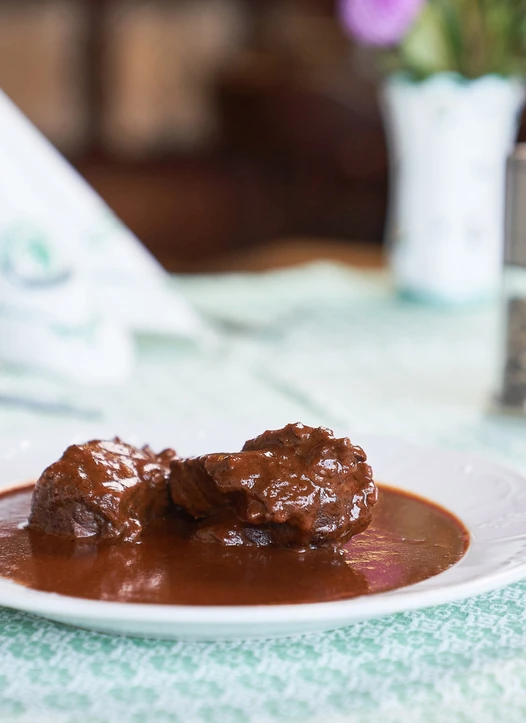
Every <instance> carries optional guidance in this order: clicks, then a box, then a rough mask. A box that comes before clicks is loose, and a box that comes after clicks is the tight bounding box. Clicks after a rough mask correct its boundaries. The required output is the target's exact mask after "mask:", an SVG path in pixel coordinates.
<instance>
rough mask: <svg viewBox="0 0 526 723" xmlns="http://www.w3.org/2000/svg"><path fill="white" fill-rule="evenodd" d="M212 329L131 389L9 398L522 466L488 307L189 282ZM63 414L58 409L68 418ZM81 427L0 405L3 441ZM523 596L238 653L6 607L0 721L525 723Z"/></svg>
mask: <svg viewBox="0 0 526 723" xmlns="http://www.w3.org/2000/svg"><path fill="white" fill-rule="evenodd" d="M177 282H178V283H179V284H180V286H181V287H182V288H183V290H184V292H185V293H186V294H187V296H188V297H189V298H190V299H191V300H192V301H193V302H194V303H195V304H196V306H198V308H199V309H200V310H201V311H202V313H203V314H204V315H205V316H206V317H207V318H208V320H209V321H210V334H209V336H208V337H207V338H206V339H204V340H203V341H202V342H201V343H200V344H198V345H192V344H186V345H182V344H180V343H179V344H178V343H175V342H174V343H164V344H161V343H159V341H158V340H153V339H143V340H142V341H141V343H140V362H139V366H138V369H137V372H136V375H135V378H134V379H133V382H132V383H130V384H127V385H126V386H124V387H121V388H118V389H112V390H104V391H101V390H99V391H97V390H85V389H80V388H74V387H62V386H61V387H60V389H59V390H58V391H57V388H56V385H55V387H54V388H52V387H53V384H52V383H51V382H50V381H49V380H36V379H31V380H28V379H27V378H26V377H24V376H23V375H21V374H20V373H14V372H10V373H9V374H8V373H7V372H6V373H4V374H3V378H2V379H0V395H10V394H12V393H16V394H18V393H20V389H21V387H23V388H24V389H25V390H26V391H29V392H31V393H35V394H36V393H40V394H41V393H44V394H47V395H49V394H51V393H53V394H57V393H59V394H60V402H61V404H62V405H66V407H67V405H69V406H71V407H72V408H73V409H76V410H81V411H82V410H83V411H84V413H99V414H101V415H102V416H103V417H104V418H105V419H107V420H110V421H111V422H113V421H114V422H115V429H116V431H118V429H119V424H121V423H124V421H125V422H126V424H127V426H128V427H129V424H130V422H134V421H138V422H141V423H144V422H146V423H147V422H148V420H153V419H156V420H159V419H160V418H161V419H166V420H167V422H168V421H169V420H186V421H192V422H198V421H199V419H207V420H210V419H212V420H218V421H220V422H221V423H222V424H228V420H229V419H230V420H232V422H235V424H236V425H237V426H239V424H240V423H243V424H247V427H248V426H250V429H254V428H255V426H256V425H259V427H260V428H261V429H263V428H264V427H267V426H278V425H281V424H283V423H286V422H289V421H297V420H301V421H304V422H306V423H315V424H325V425H329V426H336V427H338V428H339V429H341V428H345V429H348V430H349V431H350V432H351V433H352V434H353V436H354V437H355V438H356V440H357V441H358V442H359V433H360V431H364V432H380V433H388V434H397V435H402V436H405V437H408V438H411V439H413V440H420V441H422V442H425V443H433V444H437V443H438V444H440V445H443V446H446V447H455V448H459V449H466V450H470V451H476V452H480V453H481V454H485V455H488V456H491V457H493V458H496V459H498V460H500V461H504V462H506V463H507V464H508V465H509V466H513V467H515V468H518V469H521V470H522V471H524V472H526V422H524V421H522V420H519V419H506V418H499V417H495V416H492V415H491V414H490V413H489V411H488V410H489V402H490V397H491V391H492V388H493V386H494V371H495V368H496V363H497V359H496V352H497V343H496V339H497V328H496V321H497V313H496V310H495V309H494V308H492V307H487V308H484V309H473V310H463V311H459V310H455V311H452V310H440V309H431V308H424V307H419V306H416V305H410V304H406V303H404V302H402V301H400V300H396V299H395V298H394V297H393V295H392V292H391V290H390V288H389V284H388V281H387V279H386V277H385V276H384V275H383V274H381V273H378V272H374V273H373V272H368V273H358V272H352V271H349V270H345V269H342V268H338V267H333V266H329V265H314V266H309V267H306V268H304V269H298V270H293V271H284V272H276V273H273V274H266V275H260V276H250V277H249V276H233V277H215V278H214V277H208V278H207V277H200V278H195V279H192V278H185V279H180V280H177ZM66 407H65V408H66ZM43 423H45V424H46V426H47V427H50V426H52V425H55V426H57V427H58V426H60V425H62V426H63V425H68V428H71V429H72V430H73V429H74V428H75V425H76V424H78V423H79V422H77V420H76V417H75V414H72V415H71V416H69V417H68V418H65V417H64V416H61V415H50V414H48V415H44V414H42V413H41V414H35V413H30V412H24V411H21V410H17V409H16V408H13V409H7V408H6V407H3V408H1V411H0V429H1V430H3V431H4V433H7V432H9V433H19V434H24V435H31V434H34V433H38V429H39V427H40V426H41V425H42V424H43ZM525 605H526V582H525V583H519V584H516V585H512V586H510V587H508V588H505V589H504V590H501V591H498V592H494V593H490V594H486V595H483V596H481V597H478V598H473V599H470V600H467V601H465V602H461V603H458V604H451V605H443V606H440V607H437V608H433V609H429V610H423V611H416V612H411V613H406V614H398V615H393V616H389V617H385V618H383V619H379V620H374V621H370V622H365V623H360V624H355V625H352V626H350V627H348V628H345V629H342V630H338V631H335V632H330V633H325V634H319V635H310V636H305V637H300V638H289V639H280V640H269V641H259V642H257V641H256V642H245V643H215V644H214V643H183V642H181V643H178V642H176V643H172V642H164V641H150V640H140V639H131V638H118V637H112V636H106V635H98V634H94V633H90V632H86V631H82V630H75V629H70V628H68V627H65V626H61V625H57V624H54V623H49V622H46V621H44V620H41V619H37V618H34V617H31V616H29V615H25V614H21V613H17V612H13V611H10V610H7V609H0V721H22V722H26V721H31V722H33V721H39V722H40V721H44V722H46V721H53V722H55V721H56V723H66V722H67V723H78V722H80V721H81V722H82V723H106V722H108V723H110V722H111V723H113V722H118V723H127V721H130V723H150V722H154V723H157V722H158V723H193V722H194V721H195V722H196V723H197V722H198V723H252V722H254V723H259V722H261V723H265V722H267V721H268V722H269V723H270V722H274V721H280V722H281V721H285V722H286V721H297V722H298V723H299V722H300V721H301V723H314V722H316V723H318V722H319V723H322V722H325V721H327V722H328V723H330V722H333V723H336V722H338V723H343V721H357V722H360V723H361V722H364V723H366V722H368V721H373V720H374V721H379V722H380V723H394V722H395V721H403V722H404V723H406V722H407V721H426V722H427V721H429V722H430V723H433V722H434V721H440V722H442V721H444V722H445V721H447V722H448V723H460V722H464V721H477V722H479V721H480V722H482V723H484V722H485V721H505V722H506V723H513V722H514V721H525V720H526V652H525V649H526V626H525V612H524V611H525Z"/></svg>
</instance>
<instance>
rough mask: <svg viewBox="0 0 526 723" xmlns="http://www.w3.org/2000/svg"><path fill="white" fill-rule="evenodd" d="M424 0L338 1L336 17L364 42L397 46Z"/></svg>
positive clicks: (365, 43) (366, 43) (355, 36)
mask: <svg viewBox="0 0 526 723" xmlns="http://www.w3.org/2000/svg"><path fill="white" fill-rule="evenodd" d="M425 2H426V0H340V16H341V18H342V21H343V23H344V25H345V27H346V29H347V30H348V31H349V32H350V33H351V35H352V36H353V37H354V38H356V40H358V41H359V42H360V43H363V44H364V45H379V46H381V45H397V44H398V43H399V42H400V41H401V40H402V38H403V37H404V35H405V34H406V33H407V31H408V30H409V28H410V27H411V25H412V24H413V22H414V20H415V18H416V17H417V15H418V13H419V11H420V10H421V8H422V6H423V5H424V4H425Z"/></svg>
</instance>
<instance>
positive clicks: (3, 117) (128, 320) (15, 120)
mask: <svg viewBox="0 0 526 723" xmlns="http://www.w3.org/2000/svg"><path fill="white" fill-rule="evenodd" d="M199 331H200V324H199V320H198V317H197V316H196V314H195V313H194V312H193V311H192V309H191V307H190V306H189V305H188V304H187V302H186V301H185V300H184V299H183V298H182V297H181V296H180V295H179V293H178V291H177V289H175V288H174V284H173V282H170V279H169V276H168V275H167V274H166V273H165V271H164V270H163V269H162V267H161V266H160V265H159V264H158V263H157V261H156V260H155V259H154V258H153V257H152V256H151V255H150V254H149V252H148V251H147V250H146V249H145V248H144V247H143V246H142V245H141V243H140V242H139V241H138V239H137V238H136V237H135V236H134V235H133V234H132V233H131V232H130V231H129V229H127V228H126V226H124V225H123V224H122V223H121V222H120V221H119V220H118V219H117V218H116V217H115V216H114V214H113V213H112V212H111V210H110V209H109V208H108V206H107V205H106V204H105V203H104V202H103V201H102V199H101V198H100V197H99V196H98V195H97V194H96V193H95V192H94V191H93V189H91V188H90V187H89V185H88V184H87V183H86V182H85V181H84V180H83V179H82V178H81V177H80V176H79V174H78V173H77V172H76V171H75V170H74V169H73V168H72V167H71V166H70V165H69V164H68V163H67V161H66V160H65V159H64V158H63V157H62V156H61V155H60V154H59V153H58V151H57V150H56V149H55V148H54V147H53V146H52V145H51V144H50V143H49V142H48V141H47V140H46V139H45V138H44V137H43V136H42V135H41V134H40V133H39V131H38V130H37V129H36V128H35V127H34V126H32V124H31V123H30V122H29V121H28V120H27V118H25V117H24V116H23V114H22V113H21V112H20V111H19V110H18V109H17V108H16V107H15V106H14V105H13V103H12V102H11V101H10V100H9V99H8V98H7V96H6V95H5V94H3V93H2V92H1V91H0V339H1V340H2V342H1V344H0V362H4V363H6V362H7V363H10V364H15V365H17V366H23V367H26V366H27V367H31V368H39V369H45V370H47V371H51V372H53V373H57V374H59V375H60V376H62V377H63V378H70V379H72V380H75V381H79V382H83V383H100V382H115V381H119V380H121V379H124V378H126V377H127V376H128V374H129V372H130V370H131V367H132V362H133V356H134V345H133V338H132V337H133V334H134V333H137V332H146V333H154V334H168V335H180V336H185V337H188V336H190V337H194V336H197V335H199Z"/></svg>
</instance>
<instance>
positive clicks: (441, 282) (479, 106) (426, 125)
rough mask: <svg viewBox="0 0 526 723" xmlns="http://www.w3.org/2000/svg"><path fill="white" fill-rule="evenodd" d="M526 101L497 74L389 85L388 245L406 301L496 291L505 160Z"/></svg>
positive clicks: (514, 82)
mask: <svg viewBox="0 0 526 723" xmlns="http://www.w3.org/2000/svg"><path fill="white" fill-rule="evenodd" d="M524 98H525V91H524V85H523V83H522V82H521V81H520V80H519V79H512V78H503V77H500V76H496V75H488V76H484V77H482V78H479V79H477V80H467V79H465V78H462V77H461V76H458V75H455V74H450V73H440V74H437V75H434V76H431V77H430V78H429V79H427V80H425V81H422V82H413V81H411V80H409V79H407V78H405V77H404V76H392V77H391V78H389V79H388V80H387V81H386V83H385V85H384V87H383V90H382V104H383V110H384V117H385V122H386V129H387V137H388V145H389V151H390V159H391V170H392V175H391V201H390V214H389V223H388V239H389V244H390V258H391V266H392V270H393V274H394V279H395V283H396V285H397V287H398V289H399V290H400V291H401V292H402V293H404V294H405V295H407V296H410V297H413V298H416V299H420V300H425V301H435V302H442V303H452V304H456V303H464V302H473V301H479V300H483V299H487V298H491V297H492V296H494V295H496V293H497V292H498V289H499V285H500V274H501V257H502V246H503V235H504V229H503V226H504V195H505V166H506V156H507V154H508V153H509V151H510V150H511V147H512V146H513V143H514V141H515V138H516V134H517V126H518V120H519V117H520V112H521V110H522V107H523V103H524Z"/></svg>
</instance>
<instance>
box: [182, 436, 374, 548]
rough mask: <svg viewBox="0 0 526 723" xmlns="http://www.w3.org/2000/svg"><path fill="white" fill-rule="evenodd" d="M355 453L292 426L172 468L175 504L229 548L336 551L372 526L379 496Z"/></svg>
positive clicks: (345, 442) (347, 445) (207, 536)
mask: <svg viewBox="0 0 526 723" xmlns="http://www.w3.org/2000/svg"><path fill="white" fill-rule="evenodd" d="M366 459H367V457H366V455H365V453H364V451H363V450H362V449H361V448H360V447H356V446H354V445H353V444H352V443H351V441H350V440H349V439H347V438H342V439H338V438H335V437H334V434H333V433H332V432H331V431H330V430H329V429H325V428H324V427H318V428H312V427H306V426H304V425H302V424H289V425H287V426H286V427H284V428H283V429H279V430H276V431H269V432H264V433H263V434H262V435H260V436H259V437H256V438H255V439H252V440H249V441H248V442H246V444H245V445H244V447H243V450H242V451H241V452H238V453H231V454H208V455H204V456H202V457H194V458H190V459H184V460H180V459H177V460H174V461H173V462H172V463H171V472H170V492H171V495H172V500H173V501H174V502H175V504H176V505H178V506H179V507H180V508H182V509H183V510H185V511H186V512H187V513H188V514H190V515H191V516H192V517H194V518H195V519H198V520H200V523H199V531H198V537H199V538H201V539H203V540H215V541H219V542H222V543H223V544H227V545H236V544H254V545H266V544H278V545H283V546H292V547H300V548H304V547H307V546H311V547H318V546H322V545H326V544H332V545H341V544H343V543H345V542H346V541H347V540H348V539H349V538H350V537H352V536H353V535H356V534H358V533H359V532H363V530H365V529H366V527H367V526H368V525H369V523H370V521H371V517H372V510H373V506H374V504H375V503H376V501H377V497H378V493H377V489H376V486H375V484H374V481H373V477H372V471H371V468H370V466H369V465H368V464H367V462H366Z"/></svg>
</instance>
